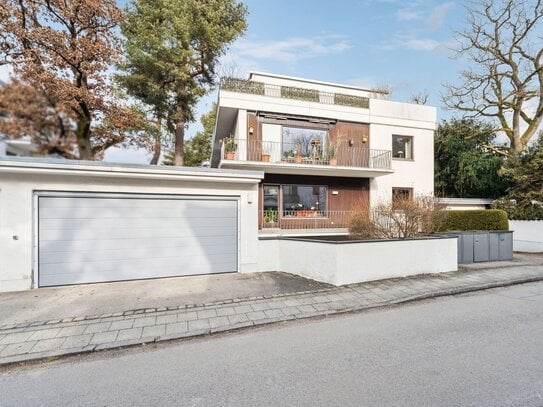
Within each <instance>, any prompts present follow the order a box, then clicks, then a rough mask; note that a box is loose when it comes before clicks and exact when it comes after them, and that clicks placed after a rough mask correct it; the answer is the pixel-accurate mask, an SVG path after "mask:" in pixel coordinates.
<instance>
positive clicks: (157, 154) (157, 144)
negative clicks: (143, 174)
mask: <svg viewBox="0 0 543 407" xmlns="http://www.w3.org/2000/svg"><path fill="white" fill-rule="evenodd" d="M161 151H162V146H161V143H160V140H159V139H155V144H154V145H153V156H152V157H151V161H149V164H151V165H157V164H158V160H159V159H160V153H161Z"/></svg>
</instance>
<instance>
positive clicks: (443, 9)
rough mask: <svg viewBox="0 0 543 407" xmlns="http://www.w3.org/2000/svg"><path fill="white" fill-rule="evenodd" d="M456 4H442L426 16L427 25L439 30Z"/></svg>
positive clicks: (431, 28)
mask: <svg viewBox="0 0 543 407" xmlns="http://www.w3.org/2000/svg"><path fill="white" fill-rule="evenodd" d="M453 6H454V3H452V2H448V3H443V4H440V5H439V6H437V7H435V8H434V10H433V11H432V12H431V13H430V15H428V17H427V18H426V25H427V27H428V28H429V29H430V30H437V29H438V28H440V27H441V26H442V25H443V22H444V21H445V17H446V16H447V13H448V12H449V10H450V9H451V8H452V7H453Z"/></svg>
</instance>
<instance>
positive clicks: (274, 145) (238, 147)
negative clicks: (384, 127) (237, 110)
mask: <svg viewBox="0 0 543 407" xmlns="http://www.w3.org/2000/svg"><path fill="white" fill-rule="evenodd" d="M391 159H392V153H391V151H390V150H374V149H369V148H361V147H353V146H349V145H348V143H343V144H340V145H336V146H331V145H328V146H326V145H324V146H323V145H315V144H311V143H305V144H300V143H286V142H272V141H258V140H244V139H234V138H226V139H224V140H222V144H221V163H220V167H222V168H232V169H236V168H237V169H255V170H262V171H266V172H268V173H277V174H289V173H293V172H295V173H296V174H306V175H337V176H356V177H376V176H380V175H384V174H388V173H391V172H392V170H391Z"/></svg>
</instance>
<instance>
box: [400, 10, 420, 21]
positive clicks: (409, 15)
mask: <svg viewBox="0 0 543 407" xmlns="http://www.w3.org/2000/svg"><path fill="white" fill-rule="evenodd" d="M395 16H396V20H398V21H412V20H419V19H420V18H421V17H422V13H421V12H420V11H417V10H412V9H400V10H398V11H396V14H395Z"/></svg>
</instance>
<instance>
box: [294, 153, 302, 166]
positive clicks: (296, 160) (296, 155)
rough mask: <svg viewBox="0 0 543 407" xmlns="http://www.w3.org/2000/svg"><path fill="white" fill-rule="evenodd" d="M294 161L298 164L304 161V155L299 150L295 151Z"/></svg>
mask: <svg viewBox="0 0 543 407" xmlns="http://www.w3.org/2000/svg"><path fill="white" fill-rule="evenodd" d="M294 162H295V163H296V164H301V163H302V155H301V154H300V153H299V152H298V150H295V151H294Z"/></svg>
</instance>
